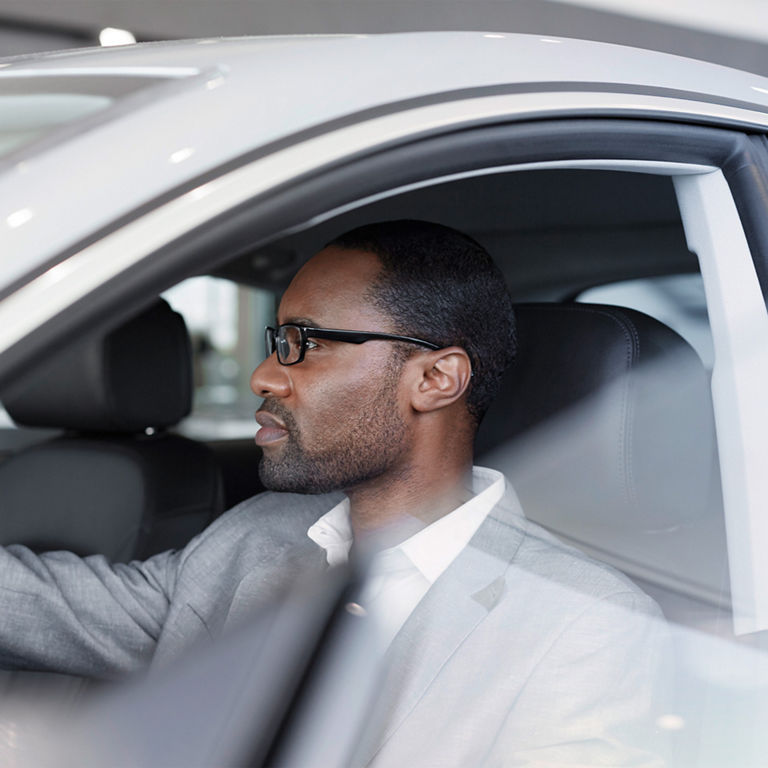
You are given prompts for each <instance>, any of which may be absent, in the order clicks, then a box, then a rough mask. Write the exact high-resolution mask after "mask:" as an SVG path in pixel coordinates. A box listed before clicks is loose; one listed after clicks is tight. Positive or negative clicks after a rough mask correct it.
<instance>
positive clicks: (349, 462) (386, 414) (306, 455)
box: [259, 375, 406, 493]
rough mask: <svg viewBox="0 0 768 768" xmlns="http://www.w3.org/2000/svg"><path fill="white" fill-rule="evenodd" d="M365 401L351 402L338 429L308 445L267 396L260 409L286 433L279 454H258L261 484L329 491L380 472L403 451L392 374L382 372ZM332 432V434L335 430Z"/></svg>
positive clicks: (300, 490) (403, 435)
mask: <svg viewBox="0 0 768 768" xmlns="http://www.w3.org/2000/svg"><path fill="white" fill-rule="evenodd" d="M387 378H389V379H390V380H389V381H387V382H385V385H384V387H382V389H381V390H379V391H378V392H376V393H374V395H373V396H372V397H371V398H370V401H369V402H359V401H357V402H355V410H356V412H357V416H356V418H354V419H343V420H340V422H341V423H340V425H339V426H341V427H342V428H343V432H341V433H340V432H337V431H335V430H329V431H330V432H331V434H332V435H333V437H334V438H335V439H334V440H333V441H332V442H331V441H329V442H327V443H325V444H324V445H321V446H317V447H316V448H313V449H309V448H307V447H306V446H304V445H302V438H301V435H300V433H299V430H298V426H297V424H296V421H295V419H294V418H293V415H292V414H291V412H290V411H289V410H287V409H286V408H285V407H284V406H283V405H282V404H281V403H280V402H279V401H278V400H269V399H268V400H266V401H265V402H264V404H263V406H262V410H264V411H267V412H268V413H271V414H273V415H275V416H277V417H278V418H279V419H281V420H282V421H283V423H284V424H285V427H286V429H287V430H288V437H287V438H286V442H285V444H284V445H283V447H282V450H281V451H280V455H279V456H269V455H268V451H265V452H264V453H263V454H262V458H261V461H260V462H259V478H260V479H261V482H262V484H263V485H264V487H265V488H268V489H269V490H272V491H288V492H292V493H328V492H330V491H338V490H345V489H349V488H353V487H355V486H357V485H360V484H361V483H364V482H367V481H369V480H373V479H375V478H377V477H381V476H382V475H383V474H384V473H385V472H386V471H387V470H389V469H391V468H392V467H393V466H394V465H395V463H396V462H397V459H398V458H399V457H400V456H401V455H402V451H403V447H404V444H405V440H406V429H405V424H404V422H403V420H402V418H401V416H400V414H399V412H398V409H397V399H396V386H397V377H396V376H394V375H393V376H391V377H387ZM334 433H335V434H334Z"/></svg>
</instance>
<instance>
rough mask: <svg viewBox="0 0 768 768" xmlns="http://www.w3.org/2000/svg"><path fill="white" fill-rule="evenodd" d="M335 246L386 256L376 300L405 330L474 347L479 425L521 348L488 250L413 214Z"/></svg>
mask: <svg viewBox="0 0 768 768" xmlns="http://www.w3.org/2000/svg"><path fill="white" fill-rule="evenodd" d="M328 245H329V246H336V247H339V248H344V249H347V250H360V251H366V252H368V253H373V254H375V255H376V256H377V257H378V258H379V260H380V262H381V265H382V271H381V273H380V275H379V277H378V279H377V280H376V282H375V283H374V284H373V285H372V286H371V289H370V292H369V293H370V298H371V300H372V301H373V303H374V305H375V306H376V307H377V308H378V309H380V310H381V311H382V312H384V313H385V314H386V315H387V316H389V317H390V318H391V319H392V320H393V321H394V324H395V326H396V332H397V333H400V334H403V335H406V336H415V337H418V338H423V339H426V340H427V341H432V342H434V343H436V344H439V345H440V346H446V347H448V346H452V345H456V346H459V347H462V348H463V349H465V350H466V352H467V354H468V355H469V357H470V359H471V361H472V371H473V377H472V381H471V382H470V386H469V390H468V392H467V399H466V403H467V410H468V411H469V413H470V414H471V416H472V417H473V418H474V420H475V422H476V423H478V424H479V423H480V420H481V419H482V417H483V414H484V413H485V411H486V410H487V408H488V406H489V405H490V404H491V401H492V400H493V398H494V397H495V396H496V394H497V392H498V390H499V385H500V382H501V377H502V375H503V373H504V371H505V370H506V368H507V366H508V365H509V364H510V362H511V361H512V360H513V358H514V356H515V353H516V351H517V335H516V330H515V315H514V311H513V309H512V299H511V298H510V295H509V291H508V290H507V286H506V282H505V280H504V276H503V275H502V273H501V270H500V269H499V268H498V267H497V266H496V264H494V262H493V259H492V258H491V256H490V254H489V253H488V252H487V251H486V250H485V248H483V247H482V246H481V245H480V244H479V243H478V242H476V241H475V240H473V239H472V238H471V237H469V236H467V235H465V234H463V233H461V232H458V231H457V230H455V229H451V228H450V227H446V226H443V225H442V224H433V223H431V222H427V221H415V220H408V219H402V220H399V221H384V222H378V223H375V224H366V225H364V226H362V227H358V228H357V229H353V230H351V231H350V232H346V233H345V234H343V235H340V236H339V237H337V238H336V239H335V240H333V241H332V242H330V243H329V244H328Z"/></svg>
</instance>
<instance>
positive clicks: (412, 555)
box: [307, 467, 505, 584]
mask: <svg viewBox="0 0 768 768" xmlns="http://www.w3.org/2000/svg"><path fill="white" fill-rule="evenodd" d="M471 490H472V493H473V496H472V498H471V499H469V501H466V502H465V503H464V504H462V505H461V506H460V507H457V508H456V509H454V510H453V511H452V512H449V513H448V514H447V515H444V516H443V517H441V518H439V519H438V520H436V521H435V522H434V523H432V524H431V525H428V526H427V527H426V528H422V530H420V531H419V532H418V533H415V534H414V535H413V536H411V537H410V538H408V539H406V540H405V541H403V542H401V543H400V544H398V545H397V546H396V547H392V548H391V549H397V550H400V552H402V553H403V554H404V555H405V556H406V557H407V558H408V559H409V560H410V561H411V562H412V563H413V564H414V566H415V567H416V568H418V570H419V571H420V572H421V573H422V574H423V576H424V577H425V578H426V579H427V581H429V583H430V584H433V583H434V582H435V581H436V580H437V578H438V577H439V576H440V575H441V574H442V573H443V571H444V570H445V569H446V568H447V567H448V566H449V565H450V564H451V562H452V561H453V560H454V559H455V557H456V556H457V555H458V554H459V552H461V550H462V549H463V548H464V547H465V546H466V545H467V544H469V541H470V539H471V538H472V536H473V535H474V533H475V531H477V529H478V528H479V527H480V524H481V523H482V522H483V520H485V518H486V516H487V515H488V513H489V512H490V511H491V509H493V507H494V506H495V505H496V504H497V503H498V502H499V501H500V500H501V498H502V496H503V495H504V491H505V481H504V475H502V474H501V472H497V471H496V470H494V469H486V468H485V467H473V469H472V489H471ZM307 536H309V538H310V539H312V541H314V542H315V543H316V544H318V545H319V546H320V547H322V548H323V549H324V550H325V553H326V560H327V561H328V564H329V565H341V564H342V563H345V562H346V561H347V558H348V556H349V550H350V549H351V547H352V526H351V524H350V522H349V499H347V498H345V499H343V500H342V501H340V502H339V503H338V504H337V505H336V506H335V507H333V508H332V509H330V510H329V511H328V512H326V513H325V514H324V515H323V516H322V517H321V518H320V519H319V520H317V522H316V523H314V524H313V525H312V526H310V528H309V530H308V531H307Z"/></svg>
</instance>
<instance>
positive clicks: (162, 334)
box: [0, 299, 192, 433]
mask: <svg viewBox="0 0 768 768" xmlns="http://www.w3.org/2000/svg"><path fill="white" fill-rule="evenodd" d="M0 400H2V403H3V405H4V406H5V408H6V410H7V411H8V413H9V415H10V416H11V418H12V419H13V420H14V421H15V422H17V423H18V424H22V425H25V426H30V427H31V426H35V427H52V428H58V429H71V430H76V431H79V432H117V433H135V432H142V431H144V430H145V429H146V428H148V427H153V428H160V427H167V426H171V425H173V424H176V423H177V422H179V421H180V420H181V419H182V418H183V417H184V416H186V415H187V414H188V413H189V411H190V409H191V406H192V358H191V347H190V341H189V336H188V334H187V329H186V325H185V324H184V320H183V318H182V317H181V315H179V314H178V313H177V312H174V311H173V310H172V309H171V308H170V306H168V304H167V303H166V302H165V301H163V300H162V299H160V300H158V301H157V302H156V303H154V304H153V305H152V306H151V307H149V308H148V309H146V310H145V311H143V312H142V313H141V314H140V315H138V316H136V317H134V318H133V319H131V320H129V321H128V322H126V323H124V324H123V325H121V326H119V327H118V328H115V329H112V330H110V331H108V332H103V333H96V334H89V335H88V337H87V338H85V339H83V340H82V341H78V342H77V343H75V344H73V345H71V346H68V347H67V348H66V349H64V350H62V351H61V352H60V353H58V354H55V355H53V356H51V357H50V358H48V359H47V360H45V361H43V362H42V363H40V364H39V365H37V366H35V368H34V369H33V370H31V371H29V372H28V373H26V374H25V375H24V376H23V377H22V378H21V380H18V381H16V382H14V383H13V385H11V386H9V387H7V388H6V389H5V390H4V391H3V392H2V393H0Z"/></svg>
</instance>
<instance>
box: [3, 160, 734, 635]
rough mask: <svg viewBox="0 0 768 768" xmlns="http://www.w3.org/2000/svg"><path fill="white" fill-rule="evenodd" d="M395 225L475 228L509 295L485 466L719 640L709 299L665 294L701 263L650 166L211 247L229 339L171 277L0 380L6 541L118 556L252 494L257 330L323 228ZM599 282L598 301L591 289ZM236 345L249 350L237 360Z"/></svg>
mask: <svg viewBox="0 0 768 768" xmlns="http://www.w3.org/2000/svg"><path fill="white" fill-rule="evenodd" d="M398 218H415V219H425V220H430V221H436V222H439V223H444V224H448V225H450V226H453V227H455V228H457V229H459V230H462V231H464V232H466V233H468V234H470V235H472V236H473V237H475V238H476V239H477V240H478V241H479V242H480V243H482V244H483V245H484V246H485V247H486V248H487V249H488V250H489V251H490V253H491V254H492V256H493V257H494V259H495V260H496V262H497V264H498V265H499V267H500V268H501V270H502V271H503V273H504V275H505V277H506V279H507V282H508V285H509V289H510V292H511V295H512V297H513V300H514V301H515V304H516V311H517V317H518V324H519V339H520V352H519V355H518V359H517V360H516V361H515V363H514V364H513V365H512V367H511V369H510V370H509V371H508V372H507V374H506V375H505V379H504V381H503V384H502V389H501V393H500V395H499V397H498V398H497V400H496V402H495V403H494V404H493V406H492V409H491V411H490V412H489V413H488V414H487V416H486V418H485V419H484V421H483V423H482V425H481V428H480V431H479V434H478V437H477V443H476V449H477V450H476V453H477V463H478V464H481V465H490V466H495V467H497V468H500V469H502V470H503V471H504V472H505V473H506V474H507V476H508V477H509V478H510V479H511V481H512V483H513V485H514V486H515V488H516V490H517V492H518V495H519V496H520V498H521V502H522V505H523V508H524V510H525V511H526V514H527V515H528V516H529V517H531V518H532V519H533V520H535V521H537V522H539V523H540V524H542V525H544V526H545V527H547V528H549V529H550V530H552V531H553V532H554V533H555V534H556V535H559V536H561V537H562V538H563V539H564V540H566V541H568V542H569V543H573V544H576V545H577V546H579V547H581V548H582V549H584V550H585V551H586V552H587V553H588V554H590V555H592V556H594V557H597V558H599V559H602V560H604V561H606V562H608V563H609V564H611V565H613V566H614V567H617V568H619V569H620V570H622V571H624V572H625V573H626V574H627V575H628V576H629V577H630V578H632V579H633V580H635V581H636V582H637V583H638V584H639V585H640V586H641V587H642V588H643V589H645V590H646V591H648V592H649V593H650V594H652V596H653V597H654V598H656V599H657V600H658V601H659V602H660V604H661V606H662V609H663V610H664V612H665V613H666V615H667V617H668V618H669V619H672V620H674V621H676V622H680V623H683V624H685V625H688V626H695V627H696V628H698V629H702V630H704V631H707V632H711V633H713V634H716V635H724V636H728V637H733V635H732V628H729V625H728V620H729V610H730V609H729V594H728V573H727V556H726V552H725V535H724V531H723V510H722V500H721V493H720V484H719V470H718V455H717V440H716V435H715V429H714V421H713V413H712V402H711V394H710V387H709V377H710V370H709V368H710V366H711V362H708V361H707V360H703V359H702V354H701V352H700V349H697V347H698V346H699V345H698V344H697V342H696V338H697V335H698V336H700V335H702V334H703V335H704V336H706V334H707V332H708V326H707V319H706V306H705V304H704V303H703V294H701V296H702V298H701V300H691V301H689V300H688V299H689V298H690V294H685V295H683V294H675V293H674V291H673V292H670V291H666V293H665V287H664V286H665V285H666V283H665V282H664V281H666V280H683V281H687V282H686V285H687V284H688V282H691V283H692V284H695V285H698V282H697V281H700V276H699V273H698V265H697V259H696V256H695V255H694V254H692V253H691V252H690V251H689V250H688V247H687V245H686V240H685V234H684V232H683V227H682V223H681V219H680V213H679V210H678V207H677V202H676V198H675V193H674V189H673V185H672V182H671V179H670V178H669V177H667V176H662V175H653V174H644V173H629V172H621V171H603V170H575V169H569V170H566V169H562V170H531V171H519V172H506V173H505V172H498V173H489V174H486V175H476V176H472V177H469V178H460V179H456V180H450V181H444V182H442V183H436V184H434V185H431V186H424V187H422V188H419V189H412V190H409V191H404V192H400V193H398V194H393V195H390V196H386V197H382V198H380V199H375V200H372V201H371V202H368V203H365V204H361V205H359V206H357V207H350V209H349V210H344V211H342V212H340V213H336V214H335V215H332V216H330V215H329V216H328V217H325V218H320V219H317V220H312V221H310V222H309V223H308V224H307V225H306V226H304V227H302V228H297V229H294V230H292V231H289V232H287V233H284V234H283V235H281V236H279V237H278V238H276V239H272V240H271V241H269V242H267V243H261V244H258V245H257V246H256V247H254V248H247V247H246V248H243V247H239V248H238V249H237V250H235V251H234V252H233V253H232V254H231V255H230V257H229V258H228V260H225V261H222V259H221V257H220V256H218V257H217V259H216V261H215V263H214V261H213V260H210V261H211V264H210V265H209V266H208V267H207V268H206V267H202V268H196V270H195V273H194V274H189V275H188V277H189V279H190V280H200V279H206V280H210V279H211V278H215V279H216V280H217V281H218V283H217V284H223V285H224V286H225V287H227V290H226V291H224V293H222V294H221V295H220V296H219V299H218V300H214V301H213V303H212V306H213V310H211V312H212V313H213V315H212V316H219V315H221V314H222V313H225V314H226V313H227V312H229V313H230V315H231V317H230V324H229V326H228V327H229V329H230V331H229V332H228V333H230V336H229V337H227V339H225V340H224V341H223V342H217V341H216V339H215V338H214V337H215V335H216V334H215V333H213V332H207V331H204V330H202V331H201V330H200V328H202V327H203V326H202V325H201V324H200V323H201V321H200V318H199V317H196V316H195V313H196V312H197V313H198V314H199V310H200V306H201V301H200V300H199V298H197V299H196V298H194V297H193V298H192V299H191V300H190V301H187V302H186V303H185V301H182V300H180V299H179V300H178V302H177V301H176V299H175V298H174V290H176V289H172V290H169V291H168V292H166V293H164V294H163V296H164V298H157V297H153V302H152V303H151V304H149V303H148V302H147V301H145V302H144V304H143V305H142V307H140V308H137V311H136V312H135V313H134V316H133V317H132V318H130V319H129V320H127V321H125V320H124V319H123V318H120V319H119V322H112V323H107V324H106V326H105V327H100V328H97V329H92V330H91V331H90V332H89V333H86V334H84V335H83V336H82V337H81V338H77V339H75V340H73V342H72V343H71V344H70V345H68V346H66V347H64V348H62V349H61V350H59V351H58V352H57V353H56V354H55V355H52V356H50V358H49V359H47V360H45V361H44V362H43V363H41V364H40V365H38V366H37V367H36V368H34V369H30V370H28V371H27V372H26V373H25V374H24V376H22V377H19V378H18V379H17V380H16V381H15V382H13V384H12V385H10V386H7V387H5V388H4V389H3V391H1V392H0V402H2V404H3V406H4V408H5V410H6V412H7V415H8V419H9V421H8V423H7V426H5V427H4V428H3V429H2V430H0V451H1V452H2V460H1V461H0V494H2V498H3V502H4V503H3V514H2V517H0V543H2V544H9V543H24V544H27V545H28V546H31V547H33V548H34V549H36V550H43V549H52V548H53V549H55V548H66V549H71V550H74V551H76V552H78V553H80V554H83V555H87V554H96V553H99V554H105V555H107V556H108V557H110V558H112V559H114V560H118V561H129V560H131V559H135V558H144V557H147V556H149V555H151V554H153V553H155V552H159V551H162V550H164V549H167V548H180V547H183V546H184V544H185V543H186V542H187V541H188V540H189V539H190V538H192V536H194V535H195V534H196V533H197V532H199V531H201V530H202V529H203V528H204V527H205V526H206V525H207V524H208V523H209V522H210V521H211V520H213V519H214V518H215V517H217V516H218V515H220V514H221V513H222V512H223V511H225V510H226V509H228V508H231V507H232V506H234V505H235V504H237V503H238V502H239V501H241V500H243V499H245V498H248V497H250V496H252V495H254V494H256V493H259V492H260V491H261V490H262V488H261V485H260V482H259V479H258V472H257V464H258V460H259V449H258V448H257V447H256V446H255V445H254V443H253V438H252V434H253V432H254V431H255V426H252V413H253V411H255V409H256V407H257V405H258V401H257V399H256V397H255V396H253V395H250V394H249V393H248V392H247V390H246V389H245V386H246V385H245V384H244V383H243V382H247V377H248V374H249V373H250V368H251V367H252V366H253V365H254V364H256V363H258V357H259V354H260V352H259V349H261V350H262V352H263V347H261V348H260V347H259V345H260V344H262V343H263V342H262V341H261V336H262V330H263V325H264V324H266V323H267V322H269V321H271V320H272V319H274V312H275V307H276V304H277V301H278V300H279V295H280V292H281V291H282V290H283V289H284V288H285V286H286V285H287V283H288V282H289V280H290V278H291V276H292V274H293V273H294V272H295V271H296V269H297V268H298V267H299V266H300V265H301V264H302V263H303V262H304V261H305V260H306V259H307V258H309V257H310V256H311V255H312V253H313V252H315V251H317V250H318V249H320V248H321V247H322V246H323V244H324V243H326V242H328V241H329V240H330V239H331V238H332V237H333V236H335V235H336V234H338V233H340V232H343V231H346V230H348V229H351V228H352V227H354V226H357V225H360V224H363V223H366V222H370V221H377V220H382V219H398ZM201 261H202V262H205V258H201ZM630 283H632V284H633V285H640V286H641V287H642V290H643V291H644V292H645V295H646V299H647V295H648V294H649V293H654V292H655V295H656V296H657V297H658V295H660V294H664V295H665V297H666V300H667V304H672V305H675V303H676V305H675V306H673V307H672V309H671V310H670V312H666V313H665V312H657V313H656V314H655V315H654V316H652V315H653V311H651V314H649V313H648V309H649V307H651V308H652V306H653V302H652V301H651V302H650V303H649V302H648V301H645V303H643V300H641V299H642V297H641V298H638V304H637V305H632V304H631V303H628V302H627V301H626V296H625V294H626V292H622V290H618V289H619V288H621V287H622V286H626V285H629V284H630ZM182 285H183V283H182ZM614 286H616V288H617V290H616V291H615V292H613V293H612V289H613V287H614ZM167 288H169V289H171V286H170V285H168V286H167ZM596 289H600V290H601V291H602V292H601V293H600V294H599V297H600V300H599V303H596V302H595V301H593V300H590V301H584V298H583V297H588V296H590V295H591V294H590V292H591V291H593V290H596ZM639 293H642V291H641V292H639ZM639 293H638V295H639ZM614 294H615V296H616V297H617V298H616V300H615V301H612V300H611V296H612V295H614ZM176 296H178V294H176ZM681 296H682V298H681ZM254 297H255V298H254ZM670 297H671V299H670ZM214 299H215V297H214ZM676 299H679V300H677V302H676ZM238 302H239V303H238ZM657 303H658V302H657ZM234 304H237V307H239V310H238V309H237V307H236V308H235V309H233V305H234ZM643 308H645V309H646V311H641V310H642V309H643ZM217 313H218V315H217ZM233 313H234V314H233ZM182 315H185V319H186V325H187V329H186V330H185V328H184V321H183V320H182ZM220 335H221V334H220ZM224 335H226V334H224ZM190 337H191V339H192V340H191V341H190ZM217 345H218V346H217ZM219 348H221V349H223V348H226V349H228V350H229V352H228V353H227V354H228V355H229V357H226V355H224V356H222V354H221V352H220V349H219ZM232 350H234V352H233V351H232ZM244 350H247V355H246V357H247V358H249V359H247V360H246V361H243V360H239V361H238V360H237V356H238V354H239V355H240V356H242V355H243V354H245V352H244ZM233 355H234V356H235V357H234V359H233ZM209 369H215V370H214V371H213V373H211V370H209ZM222 371H223V372H224V373H227V372H229V373H230V374H232V375H231V376H230V384H231V386H229V389H227V388H226V387H224V388H222V384H221V376H222ZM217 376H218V377H219V378H218V379H216V377H217ZM214 379H215V381H214V383H213V384H211V383H210V381H212V380H214ZM235 379H237V380H238V381H239V382H240V383H239V384H237V385H235V384H232V381H234V380H235ZM212 393H213V394H212ZM206 398H207V399H206ZM190 414H191V415H190ZM201 415H203V416H204V418H200V416H201ZM228 420H230V421H232V424H233V425H234V426H233V428H232V429H231V430H229V431H227V429H224V425H225V424H226V423H228ZM235 422H237V424H235Z"/></svg>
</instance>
